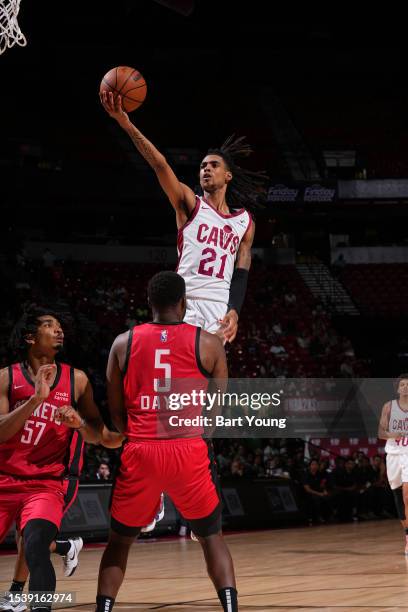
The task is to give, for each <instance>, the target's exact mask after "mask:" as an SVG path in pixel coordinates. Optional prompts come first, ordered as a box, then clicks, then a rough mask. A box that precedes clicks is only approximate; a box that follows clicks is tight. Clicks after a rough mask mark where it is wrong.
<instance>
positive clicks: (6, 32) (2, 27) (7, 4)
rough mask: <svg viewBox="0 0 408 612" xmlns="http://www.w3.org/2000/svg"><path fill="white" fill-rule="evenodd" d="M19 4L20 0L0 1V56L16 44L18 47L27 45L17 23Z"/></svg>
mask: <svg viewBox="0 0 408 612" xmlns="http://www.w3.org/2000/svg"><path fill="white" fill-rule="evenodd" d="M20 2H21V0H0V55H1V54H2V53H4V51H5V50H6V49H10V47H12V46H13V45H15V44H16V43H17V45H20V47H25V46H26V44H27V40H26V37H25V36H24V34H23V33H22V31H21V30H20V28H19V25H18V22H17V15H18V11H19V10H20Z"/></svg>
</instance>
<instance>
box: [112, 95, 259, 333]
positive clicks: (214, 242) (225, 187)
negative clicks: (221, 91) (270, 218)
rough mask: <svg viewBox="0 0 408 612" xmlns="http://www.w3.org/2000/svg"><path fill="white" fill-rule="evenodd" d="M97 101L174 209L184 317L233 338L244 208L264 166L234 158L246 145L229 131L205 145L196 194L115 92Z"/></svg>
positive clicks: (247, 231)
mask: <svg viewBox="0 0 408 612" xmlns="http://www.w3.org/2000/svg"><path fill="white" fill-rule="evenodd" d="M101 102H102V105H103V107H104V109H105V110H106V112H107V113H108V114H109V115H110V116H111V117H113V118H114V119H115V120H116V121H117V122H118V124H119V125H120V126H121V127H122V129H123V130H124V131H125V132H126V133H127V134H128V135H129V136H130V138H131V140H132V142H133V143H134V145H135V146H136V148H137V150H138V151H139V153H140V154H141V155H142V156H143V157H144V159H145V160H146V161H147V163H148V164H149V165H150V166H151V167H152V168H153V170H154V172H155V173H156V176H157V178H158V180H159V183H160V185H161V187H162V189H163V190H164V192H165V193H166V195H167V197H168V199H169V200H170V203H171V205H172V206H173V208H174V210H175V213H176V224H177V229H178V244H177V246H178V251H179V263H178V268H177V271H178V272H179V274H181V276H183V278H184V280H185V282H186V295H187V310H186V316H185V321H187V322H188V323H192V324H193V325H200V326H201V327H202V328H203V329H205V330H207V331H210V332H216V333H219V335H220V336H223V337H224V339H225V341H228V342H232V341H233V340H234V338H235V336H236V334H237V328H238V317H239V314H240V311H241V307H242V304H243V302H244V298H245V293H246V287H247V281H248V271H249V269H250V266H251V246H252V243H253V240H254V235H255V225H254V223H253V220H252V219H251V216H250V215H249V213H248V211H247V210H246V208H248V209H249V208H250V207H251V206H253V204H254V202H255V201H256V198H257V197H258V195H259V190H260V189H261V188H262V186H263V183H264V182H265V179H266V177H265V175H264V173H262V172H252V171H249V170H245V169H243V168H241V167H240V166H239V165H237V163H236V162H237V160H238V159H239V158H240V157H246V156H248V155H249V154H250V153H251V149H250V147H249V146H248V145H246V144H243V139H242V138H238V139H236V140H235V141H234V140H233V139H232V138H230V139H228V140H227V141H226V142H225V143H224V144H223V145H222V146H221V147H220V148H219V149H210V150H209V151H208V153H207V155H206V156H205V157H204V159H203V160H202V162H201V165H200V185H201V189H202V191H203V197H199V196H197V195H196V194H195V193H194V192H193V191H192V189H190V187H188V186H187V185H185V184H184V183H181V182H180V181H179V179H178V178H177V176H176V175H175V173H174V172H173V170H172V168H171V167H170V166H169V164H168V162H167V160H166V159H165V157H164V156H163V155H162V154H161V153H160V151H158V150H157V149H156V147H155V146H154V145H153V144H152V143H151V142H150V141H149V140H148V139H147V138H146V137H145V136H144V135H143V134H142V133H141V132H140V130H138V129H137V128H136V127H135V126H134V125H133V123H132V122H131V121H130V119H129V117H128V115H127V114H126V113H125V111H124V110H123V108H122V103H121V96H117V97H116V99H114V97H113V94H112V92H109V93H107V92H104V93H103V94H101ZM227 200H228V203H227ZM234 209H235V210H234ZM236 209H238V210H236Z"/></svg>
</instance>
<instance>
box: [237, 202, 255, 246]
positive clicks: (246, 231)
mask: <svg viewBox="0 0 408 612" xmlns="http://www.w3.org/2000/svg"><path fill="white" fill-rule="evenodd" d="M247 212H248V211H247ZM248 217H249V224H248V227H247V228H246V230H245V234H244V235H243V236H242V238H241V242H242V241H243V239H244V238H245V236H246V235H247V233H248V231H249V230H250V228H251V227H252V224H253V220H252V216H251V215H250V214H249V212H248ZM240 246H241V243H240ZM238 250H239V249H238Z"/></svg>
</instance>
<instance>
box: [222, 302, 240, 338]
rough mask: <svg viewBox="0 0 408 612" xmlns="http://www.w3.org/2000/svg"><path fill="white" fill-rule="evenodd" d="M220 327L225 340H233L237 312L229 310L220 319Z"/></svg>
mask: <svg viewBox="0 0 408 612" xmlns="http://www.w3.org/2000/svg"><path fill="white" fill-rule="evenodd" d="M221 327H222V331H223V334H224V339H225V342H233V340H235V336H236V335H237V331H238V313H237V311H236V310H233V309H232V310H229V311H228V312H227V314H226V315H225V317H224V318H223V319H222V321H221Z"/></svg>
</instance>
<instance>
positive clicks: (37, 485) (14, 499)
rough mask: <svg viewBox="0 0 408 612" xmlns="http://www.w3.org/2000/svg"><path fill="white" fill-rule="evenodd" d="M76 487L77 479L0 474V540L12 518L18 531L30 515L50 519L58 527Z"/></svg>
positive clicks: (35, 517)
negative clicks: (19, 476) (42, 478)
mask: <svg viewBox="0 0 408 612" xmlns="http://www.w3.org/2000/svg"><path fill="white" fill-rule="evenodd" d="M77 490H78V481H76V480H75V481H69V480H62V479H61V480H35V479H32V480H28V479H27V480H24V479H21V478H14V477H13V476H7V475H5V474H0V542H1V541H2V540H4V538H5V537H6V535H7V533H8V532H9V530H10V527H11V526H12V524H13V522H15V523H16V528H17V529H18V530H19V531H22V530H23V529H24V527H25V526H26V524H27V523H28V521H30V520H32V519H44V520H46V521H50V522H51V523H54V525H56V526H57V528H58V529H59V527H60V524H61V520H62V516H63V514H64V512H65V511H66V510H67V509H68V508H69V506H70V505H71V504H72V503H73V502H74V500H75V497H76V494H77Z"/></svg>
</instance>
